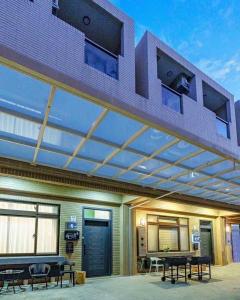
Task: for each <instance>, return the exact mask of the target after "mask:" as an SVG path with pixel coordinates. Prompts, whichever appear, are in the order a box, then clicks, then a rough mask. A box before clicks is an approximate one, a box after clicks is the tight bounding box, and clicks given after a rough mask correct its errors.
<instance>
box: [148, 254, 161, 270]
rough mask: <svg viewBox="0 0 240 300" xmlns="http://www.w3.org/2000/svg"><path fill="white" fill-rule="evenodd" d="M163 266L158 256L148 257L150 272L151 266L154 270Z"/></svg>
mask: <svg viewBox="0 0 240 300" xmlns="http://www.w3.org/2000/svg"><path fill="white" fill-rule="evenodd" d="M162 266H163V261H162V259H160V258H158V257H150V268H149V273H151V272H152V267H155V272H158V268H159V267H162Z"/></svg>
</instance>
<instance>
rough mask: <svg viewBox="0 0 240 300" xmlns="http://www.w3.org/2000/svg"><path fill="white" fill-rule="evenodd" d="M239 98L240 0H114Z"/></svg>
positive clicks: (143, 27) (140, 24)
mask: <svg viewBox="0 0 240 300" xmlns="http://www.w3.org/2000/svg"><path fill="white" fill-rule="evenodd" d="M111 2H113V3H114V4H115V5H116V6H118V7H119V8H120V9H121V10H123V11H124V12H125V13H127V14H128V15H129V16H131V17H132V18H133V19H134V20H135V31H136V43H137V41H138V40H139V39H140V38H141V36H142V34H143V33H144V31H145V30H149V31H151V32H153V33H154V34H155V35H156V36H158V37H159V38H160V39H162V40H163V41H164V42H165V43H167V44H168V45H169V46H171V47H172V48H174V49H175V50H176V51H177V52H179V53H180V54H181V55H183V56H184V57H185V58H187V59H188V60H190V61H191V62H192V63H193V64H195V65H196V66H198V67H199V68H200V69H201V70H202V71H204V72H205V73H207V74H208V75H209V76H211V77H212V78H213V79H215V80H216V81H217V82H219V83H220V84H222V85H223V86H224V87H225V88H226V89H228V90H229V91H230V92H231V93H233V94H234V96H235V100H238V99H240V1H239V0H150V1H146V0H111Z"/></svg>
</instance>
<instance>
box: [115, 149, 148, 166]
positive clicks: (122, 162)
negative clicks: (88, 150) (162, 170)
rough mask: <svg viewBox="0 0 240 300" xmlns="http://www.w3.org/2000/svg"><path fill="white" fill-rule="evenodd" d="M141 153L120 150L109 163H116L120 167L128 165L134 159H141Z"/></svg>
mask: <svg viewBox="0 0 240 300" xmlns="http://www.w3.org/2000/svg"><path fill="white" fill-rule="evenodd" d="M142 158H143V157H142V156H141V155H138V154H135V153H132V152H129V151H126V150H125V151H121V152H119V153H118V154H116V155H115V156H114V157H113V158H112V159H111V160H110V163H113V164H116V165H118V166H120V167H125V168H127V167H129V166H130V165H131V164H133V163H135V162H136V161H138V160H140V159H142Z"/></svg>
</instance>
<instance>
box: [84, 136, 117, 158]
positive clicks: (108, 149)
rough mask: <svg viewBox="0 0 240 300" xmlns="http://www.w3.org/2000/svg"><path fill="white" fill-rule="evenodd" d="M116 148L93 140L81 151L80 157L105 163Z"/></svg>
mask: <svg viewBox="0 0 240 300" xmlns="http://www.w3.org/2000/svg"><path fill="white" fill-rule="evenodd" d="M115 149H116V148H114V147H112V146H109V145H107V144H103V143H98V142H95V141H92V140H88V141H87V142H86V143H85V144H84V146H83V147H82V149H81V150H80V151H79V153H78V154H79V155H80V156H84V157H87V158H93V159H95V160H98V161H103V160H104V159H105V158H106V157H107V156H108V155H109V154H111V153H112V152H113V151H114V150H115Z"/></svg>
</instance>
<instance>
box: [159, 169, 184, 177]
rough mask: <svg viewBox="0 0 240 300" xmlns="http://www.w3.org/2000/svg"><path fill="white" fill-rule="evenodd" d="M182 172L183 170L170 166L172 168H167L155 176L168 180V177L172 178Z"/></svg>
mask: <svg viewBox="0 0 240 300" xmlns="http://www.w3.org/2000/svg"><path fill="white" fill-rule="evenodd" d="M184 171H185V169H183V168H180V167H176V166H172V167H169V168H168V169H165V170H161V171H160V172H159V173H158V174H157V175H159V176H160V177H164V178H169V177H172V176H174V175H177V174H179V173H182V172H184Z"/></svg>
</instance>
